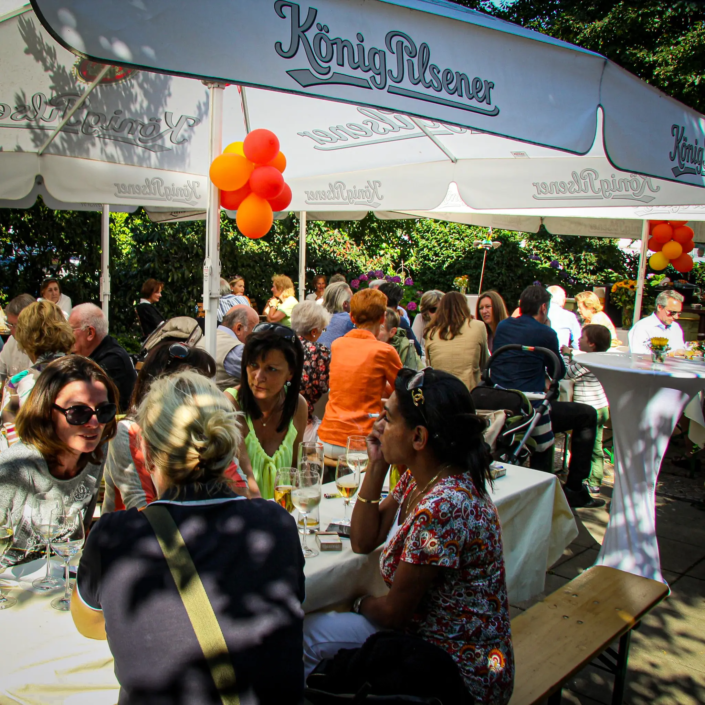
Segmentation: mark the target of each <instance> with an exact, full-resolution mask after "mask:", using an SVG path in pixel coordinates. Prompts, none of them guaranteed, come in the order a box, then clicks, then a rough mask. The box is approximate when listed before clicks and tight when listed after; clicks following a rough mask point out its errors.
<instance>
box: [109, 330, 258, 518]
mask: <svg viewBox="0 0 705 705" xmlns="http://www.w3.org/2000/svg"><path fill="white" fill-rule="evenodd" d="M215 368H216V365H215V360H214V359H213V358H212V357H211V356H210V355H209V354H208V353H207V352H205V351H204V350H199V349H198V348H191V347H189V346H188V345H184V344H183V343H174V342H169V341H166V342H163V343H160V344H159V345H157V346H155V347H154V348H153V349H152V350H151V351H150V353H149V355H148V356H147V359H146V360H145V361H144V364H143V365H142V368H141V369H140V371H139V374H138V375H137V382H136V383H135V389H134V391H133V392H132V398H131V399H130V407H129V411H128V413H127V415H126V416H125V418H124V419H122V420H121V421H120V422H119V423H118V426H117V434H116V436H115V438H114V439H113V440H112V441H111V443H110V445H109V447H108V458H107V460H106V462H105V499H104V501H103V512H112V511H119V510H122V509H132V508H133V507H137V508H140V507H146V506H147V505H148V504H150V503H151V502H153V501H154V500H155V499H156V498H157V490H156V488H155V487H154V483H153V482H152V476H151V475H150V474H149V471H148V470H147V467H146V465H145V462H144V455H143V453H142V434H141V431H140V427H139V425H138V424H137V421H136V420H135V418H136V415H137V409H138V407H139V405H140V404H141V403H142V400H143V399H144V397H145V396H146V395H147V392H148V391H149V388H150V386H151V385H152V384H153V383H154V381H155V380H157V379H159V378H161V377H165V376H167V375H173V374H176V373H177V372H181V371H183V370H195V371H196V372H198V373H200V374H202V375H203V376H204V377H209V378H211V379H212V378H213V377H214V376H215ZM226 477H228V479H229V480H230V482H231V483H232V486H233V489H234V490H235V491H236V492H237V493H240V494H246V493H247V489H248V485H247V482H246V481H245V480H244V479H243V478H242V477H241V476H240V474H239V472H238V470H237V466H236V465H233V464H231V466H230V467H229V468H228V470H227V472H226ZM250 489H251V490H254V496H258V492H257V485H256V484H255V482H254V480H251V486H250Z"/></svg>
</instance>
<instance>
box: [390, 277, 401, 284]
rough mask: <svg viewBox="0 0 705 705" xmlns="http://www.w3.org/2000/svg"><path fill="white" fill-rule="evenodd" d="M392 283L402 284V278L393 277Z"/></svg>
mask: <svg viewBox="0 0 705 705" xmlns="http://www.w3.org/2000/svg"><path fill="white" fill-rule="evenodd" d="M392 281H393V282H394V283H395V284H401V277H392Z"/></svg>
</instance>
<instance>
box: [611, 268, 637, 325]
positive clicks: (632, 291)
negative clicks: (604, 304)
mask: <svg viewBox="0 0 705 705" xmlns="http://www.w3.org/2000/svg"><path fill="white" fill-rule="evenodd" d="M635 298H636V282H635V281H634V280H633V279H624V280H623V281H619V282H615V283H614V284H612V288H611V289H610V300H611V301H612V303H613V304H614V305H615V306H618V307H619V308H621V309H622V328H631V325H632V319H633V317H634V299H635Z"/></svg>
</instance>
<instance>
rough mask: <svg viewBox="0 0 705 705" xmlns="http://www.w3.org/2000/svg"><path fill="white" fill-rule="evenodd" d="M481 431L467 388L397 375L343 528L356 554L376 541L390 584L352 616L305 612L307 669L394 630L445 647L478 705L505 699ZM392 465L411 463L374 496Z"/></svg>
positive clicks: (510, 665)
mask: <svg viewBox="0 0 705 705" xmlns="http://www.w3.org/2000/svg"><path fill="white" fill-rule="evenodd" d="M484 428H485V423H484V421H483V420H482V419H481V418H480V417H478V416H476V415H475V407H474V405H473V402H472V398H471V396H470V392H469V391H468V389H467V387H466V386H465V385H464V384H463V383H462V382H461V381H460V380H459V379H457V378H456V377H454V376H453V375H450V374H448V373H446V372H441V371H438V370H432V369H430V368H426V369H425V370H422V371H420V372H418V373H415V372H413V371H412V370H408V369H406V368H405V369H403V370H401V371H400V372H399V375H398V376H397V379H396V383H395V387H394V393H393V394H392V395H391V397H390V398H389V400H388V401H387V402H386V404H385V407H384V414H383V415H382V417H381V418H380V419H379V420H378V421H377V422H376V423H375V427H374V429H373V431H372V433H371V434H370V435H369V436H368V441H367V443H368V453H369V458H370V460H369V465H368V467H367V472H366V473H365V478H364V481H363V483H362V487H361V488H360V490H359V493H358V498H357V502H356V504H355V510H354V512H353V516H352V524H351V533H350V543H351V545H352V548H353V551H355V552H356V553H372V552H373V551H374V550H375V549H377V548H378V547H379V546H383V549H382V555H381V559H380V569H381V572H382V577H383V578H384V581H385V582H386V583H387V585H388V586H389V588H390V590H389V593H388V594H387V595H385V596H383V597H372V596H369V595H363V596H360V597H359V598H358V599H357V600H356V601H355V603H354V605H353V609H352V612H351V613H347V614H344V613H343V614H341V613H331V614H322V615H311V616H309V617H307V619H306V621H305V623H304V662H305V666H306V670H307V672H311V671H312V670H313V668H315V666H316V664H317V662H318V661H319V660H321V659H323V658H330V657H331V656H333V655H334V654H335V653H336V652H337V651H338V649H339V648H340V647H341V645H343V644H344V645H345V648H351V647H353V646H355V645H360V644H362V643H364V642H365V641H366V640H367V639H368V638H369V637H370V636H371V635H373V634H375V632H377V631H378V630H380V629H382V630H396V631H398V632H403V633H405V634H408V635H413V636H416V637H420V638H421V639H423V640H424V641H426V642H428V643H430V644H433V645H434V646H436V647H438V649H440V650H443V651H445V652H446V653H447V654H449V655H450V656H451V657H452V659H453V660H454V661H455V664H456V665H457V668H458V670H459V672H460V675H461V676H462V679H463V682H464V684H465V688H466V689H467V691H468V693H469V694H470V696H471V697H472V698H473V699H474V702H477V703H487V704H488V705H504V704H505V703H507V702H508V701H509V698H510V696H511V694H512V687H513V680H514V661H513V652H512V643H511V633H510V621H509V605H508V600H507V586H506V579H505V569H504V558H503V555H502V535H501V528H500V523H499V517H498V514H497V510H496V508H495V506H494V504H493V503H492V500H491V499H490V497H489V494H488V491H487V485H488V483H489V482H490V474H489V472H490V471H489V463H490V456H489V449H488V446H487V445H486V444H485V442H484V439H483V436H482V433H483V430H484ZM390 464H395V465H397V466H402V465H403V466H406V467H407V468H409V469H408V471H407V472H406V473H405V474H404V475H403V476H402V477H401V479H400V480H399V483H398V484H397V485H396V487H395V488H394V490H393V492H392V493H391V494H389V496H387V497H385V498H382V486H383V484H384V480H385V477H386V475H387V472H388V470H389V466H390ZM391 666H392V665H391V664H390V668H391ZM439 687H440V684H439ZM417 694H418V693H417ZM426 695H434V694H433V693H428V694H426ZM444 702H445V701H444ZM453 702H460V701H459V700H453Z"/></svg>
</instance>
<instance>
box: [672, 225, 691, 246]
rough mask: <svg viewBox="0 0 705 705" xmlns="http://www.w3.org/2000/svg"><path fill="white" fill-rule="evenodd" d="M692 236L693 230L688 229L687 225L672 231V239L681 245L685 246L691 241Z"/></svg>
mask: <svg viewBox="0 0 705 705" xmlns="http://www.w3.org/2000/svg"><path fill="white" fill-rule="evenodd" d="M694 234H695V233H694V232H693V228H689V227H688V226H687V225H679V226H678V227H677V228H674V229H673V239H674V240H675V241H676V242H680V244H681V245H685V243H686V242H688V240H692V239H693V235H694Z"/></svg>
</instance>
